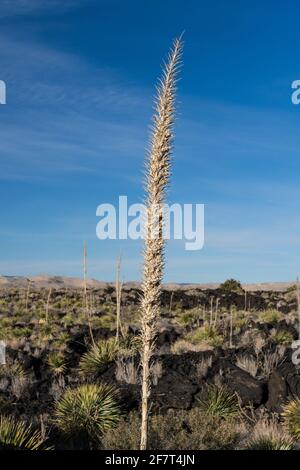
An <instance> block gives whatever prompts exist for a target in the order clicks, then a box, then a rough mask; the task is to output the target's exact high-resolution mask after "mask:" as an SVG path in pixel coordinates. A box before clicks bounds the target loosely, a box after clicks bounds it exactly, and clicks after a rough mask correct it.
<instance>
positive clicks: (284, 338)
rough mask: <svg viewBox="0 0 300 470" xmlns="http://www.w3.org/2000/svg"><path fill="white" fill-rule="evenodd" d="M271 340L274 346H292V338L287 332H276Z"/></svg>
mask: <svg viewBox="0 0 300 470" xmlns="http://www.w3.org/2000/svg"><path fill="white" fill-rule="evenodd" d="M272 340H273V342H274V343H276V344H284V345H286V346H288V345H291V344H292V342H293V341H294V338H293V335H292V333H290V332H289V331H277V332H276V333H275V334H274V336H273V337H272Z"/></svg>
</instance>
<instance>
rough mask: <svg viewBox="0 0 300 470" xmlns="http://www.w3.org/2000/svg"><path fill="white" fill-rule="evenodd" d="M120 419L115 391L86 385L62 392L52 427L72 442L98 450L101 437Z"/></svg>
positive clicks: (56, 406) (104, 385)
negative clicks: (54, 425)
mask: <svg viewBox="0 0 300 470" xmlns="http://www.w3.org/2000/svg"><path fill="white" fill-rule="evenodd" d="M120 417H121V410H120V407H119V405H118V397H117V392H116V390H115V389H114V388H113V387H111V386H109V385H106V384H98V385H97V384H86V385H81V386H79V387H77V388H75V389H69V390H66V392H65V393H64V394H63V395H62V397H61V398H59V400H58V401H57V402H56V404H55V411H54V423H55V424H56V426H57V427H58V428H59V429H60V431H61V432H62V434H63V435H64V436H65V437H66V438H67V439H68V440H71V441H73V442H78V443H80V442H81V445H83V446H88V447H89V448H99V447H100V446H101V436H102V435H103V432H104V431H106V430H107V429H109V428H111V427H113V426H115V425H116V424H117V423H118V421H119V419H120Z"/></svg>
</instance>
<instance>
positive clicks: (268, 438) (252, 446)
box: [245, 419, 295, 450]
mask: <svg viewBox="0 0 300 470" xmlns="http://www.w3.org/2000/svg"><path fill="white" fill-rule="evenodd" d="M294 448H295V444H294V442H293V439H292V438H291V436H290V435H289V433H288V432H287V431H286V430H285V429H284V428H283V427H282V426H280V425H279V424H278V423H277V422H275V421H274V420H271V421H269V420H266V419H261V420H259V421H258V422H257V423H256V425H255V426H254V428H253V429H252V430H251V436H250V437H249V438H248V439H247V440H246V442H245V449H247V450H293V449H294Z"/></svg>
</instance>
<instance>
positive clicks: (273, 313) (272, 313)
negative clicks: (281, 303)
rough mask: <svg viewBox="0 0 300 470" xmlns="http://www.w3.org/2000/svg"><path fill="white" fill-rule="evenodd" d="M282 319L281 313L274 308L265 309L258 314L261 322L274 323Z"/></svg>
mask: <svg viewBox="0 0 300 470" xmlns="http://www.w3.org/2000/svg"><path fill="white" fill-rule="evenodd" d="M282 319H283V314H282V313H281V312H279V311H278V310H275V309H270V310H265V311H264V312H262V313H261V314H260V320H261V321H262V322H263V323H276V322H279V321H280V320H282Z"/></svg>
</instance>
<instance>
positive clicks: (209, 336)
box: [187, 325, 224, 347]
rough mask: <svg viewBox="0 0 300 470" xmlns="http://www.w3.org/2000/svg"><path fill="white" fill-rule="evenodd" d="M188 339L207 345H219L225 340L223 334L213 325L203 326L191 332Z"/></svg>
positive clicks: (197, 343)
mask: <svg viewBox="0 0 300 470" xmlns="http://www.w3.org/2000/svg"><path fill="white" fill-rule="evenodd" d="M187 340H189V341H190V342H191V343H192V344H195V345H199V344H200V343H203V344H204V345H207V346H212V347H218V346H221V345H222V344H223V342H224V338H223V336H221V335H220V334H219V333H218V331H217V330H216V328H214V327H212V326H207V325H206V326H202V327H201V328H198V329H197V330H196V331H193V332H192V333H189V334H188V335H187Z"/></svg>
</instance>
